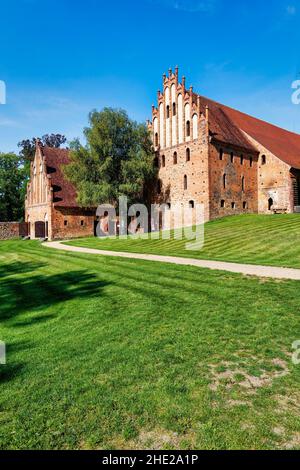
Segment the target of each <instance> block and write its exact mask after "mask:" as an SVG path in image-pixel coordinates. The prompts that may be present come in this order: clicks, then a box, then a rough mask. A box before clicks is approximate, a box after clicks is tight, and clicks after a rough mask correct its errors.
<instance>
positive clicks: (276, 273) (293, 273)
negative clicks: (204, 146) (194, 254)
mask: <svg viewBox="0 0 300 470" xmlns="http://www.w3.org/2000/svg"><path fill="white" fill-rule="evenodd" d="M44 246H45V247H48V248H54V249H56V250H63V251H71V252H74V253H86V254H89V255H101V256H115V257H118V258H129V259H141V260H145V261H158V262H160V263H171V264H179V265H184V266H196V267H198V268H207V269H215V270H219V271H229V272H231V273H240V274H246V275H249V276H259V277H269V278H273V279H293V280H298V281H299V280H300V269H292V268H277V267H273V266H259V265H252V264H238V263H226V262H223V261H208V260H199V259H190V258H178V257H175V256H160V255H147V254H140V253H123V252H119V251H105V250H95V249H93V248H84V247H78V246H71V245H64V244H63V242H48V243H44Z"/></svg>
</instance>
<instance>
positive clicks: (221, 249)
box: [70, 214, 300, 268]
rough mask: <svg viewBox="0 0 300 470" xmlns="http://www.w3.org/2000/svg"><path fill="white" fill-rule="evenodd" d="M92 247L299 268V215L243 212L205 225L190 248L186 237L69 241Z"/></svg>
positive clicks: (73, 243)
mask: <svg viewBox="0 0 300 470" xmlns="http://www.w3.org/2000/svg"><path fill="white" fill-rule="evenodd" d="M70 244H72V245H77V246H86V247H91V248H98V249H105V250H114V251H130V252H138V253H156V254H161V255H173V256H183V257H190V258H198V259H213V260H222V261H233V262H240V263H250V264H266V265H272V266H286V267H296V268H300V215H299V214H291V215H276V216H264V215H242V216H235V217H228V218H225V219H220V220H216V221H214V222H209V223H208V224H206V225H205V245H204V248H203V249H202V250H200V251H187V250H186V249H185V244H186V240H174V238H173V239H171V240H148V239H147V238H145V237H144V239H135V240H133V239H131V240H111V239H110V240H109V239H107V240H103V239H101V240H99V239H97V238H88V239H82V240H75V241H72V242H70Z"/></svg>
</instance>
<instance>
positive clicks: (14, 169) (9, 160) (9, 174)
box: [0, 153, 26, 222]
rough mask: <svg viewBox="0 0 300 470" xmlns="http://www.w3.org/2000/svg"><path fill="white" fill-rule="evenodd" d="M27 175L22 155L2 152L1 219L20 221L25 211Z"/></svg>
mask: <svg viewBox="0 0 300 470" xmlns="http://www.w3.org/2000/svg"><path fill="white" fill-rule="evenodd" d="M25 185H26V175H25V171H24V167H23V166H22V165H21V162H20V157H18V156H17V155H15V154H13V153H9V154H4V153H0V221H1V222H8V221H11V222H12V221H19V220H21V219H22V217H23V211H24V201H23V194H24V186H25Z"/></svg>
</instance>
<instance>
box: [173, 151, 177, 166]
mask: <svg viewBox="0 0 300 470" xmlns="http://www.w3.org/2000/svg"><path fill="white" fill-rule="evenodd" d="M173 164H174V165H177V152H174V155H173Z"/></svg>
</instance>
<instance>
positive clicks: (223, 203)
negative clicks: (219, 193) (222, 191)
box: [221, 199, 225, 209]
mask: <svg viewBox="0 0 300 470" xmlns="http://www.w3.org/2000/svg"><path fill="white" fill-rule="evenodd" d="M221 207H222V209H224V207H225V201H224V199H222V201H221Z"/></svg>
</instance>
